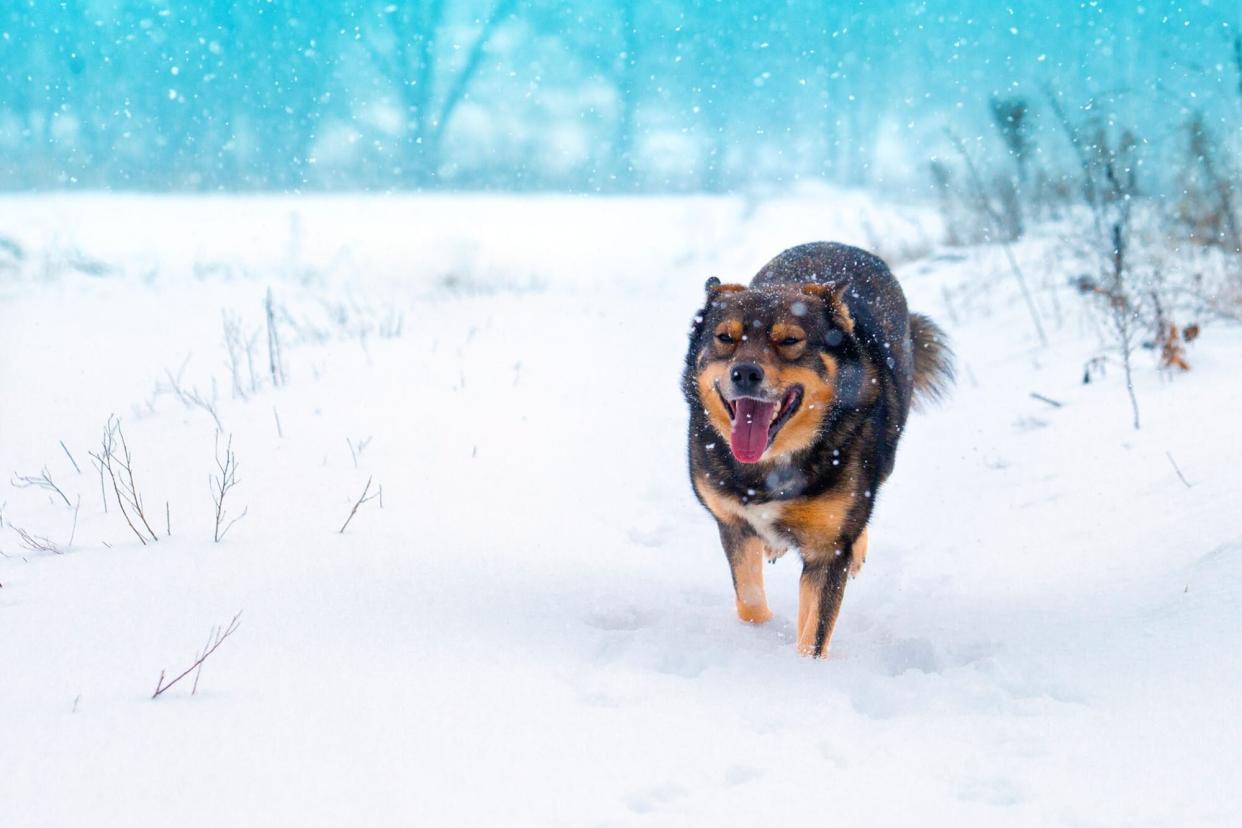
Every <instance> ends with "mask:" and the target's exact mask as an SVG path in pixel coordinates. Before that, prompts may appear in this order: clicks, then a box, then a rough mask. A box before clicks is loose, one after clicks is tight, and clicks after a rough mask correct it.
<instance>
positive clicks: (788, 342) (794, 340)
mask: <svg viewBox="0 0 1242 828" xmlns="http://www.w3.org/2000/svg"><path fill="white" fill-rule="evenodd" d="M801 341H802V340H801V339H798V337H796V336H787V337H785V338H784V339H782V340H781V341H780V342H779V343H777V344H779V345H780V346H781V347H782V348H790V347H793V346H794V345H797V344H798V343H799V342H801Z"/></svg>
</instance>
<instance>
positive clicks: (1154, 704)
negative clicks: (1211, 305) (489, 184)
mask: <svg viewBox="0 0 1242 828" xmlns="http://www.w3.org/2000/svg"><path fill="white" fill-rule="evenodd" d="M938 233H939V231H938V229H937V226H936V220H935V218H934V215H932V214H930V213H926V212H924V211H922V210H920V209H918V208H915V207H910V206H904V205H892V204H883V203H877V202H875V201H873V200H871V199H869V198H866V197H863V196H861V195H858V194H853V193H846V192H833V191H823V190H811V189H808V190H805V191H802V192H801V193H799V194H798V195H796V196H791V197H789V198H785V199H781V200H774V201H765V202H755V201H748V200H744V199H741V198H737V199H734V198H669V199H661V198H643V199H602V198H600V199H589V198H569V197H528V198H510V197H490V196H487V197H485V196H419V197H343V196H342V197H298V198H293V197H280V198H277V197H253V198H225V197H219V198H188V197H185V198H176V197H145V196H104V195H97V196H90V195H86V196H39V197H33V196H32V197H14V196H6V197H5V198H3V199H2V200H0V235H3V236H4V237H5V238H7V239H9V240H11V241H12V242H13V243H15V245H16V248H20V250H17V249H10V248H12V247H13V246H12V245H10V246H9V247H6V248H5V249H4V250H2V251H0V472H3V474H4V476H5V480H4V481H3V485H4V489H3V492H0V506H2V508H3V527H0V552H3V557H0V584H2V586H0V824H3V825H4V826H10V827H11V828H18V826H76V825H125V826H135V825H152V826H154V825H160V826H166V825H195V826H197V825H203V826H209V825H497V824H505V825H573V826H578V825H755V824H773V825H780V824H794V823H795V821H798V822H801V823H802V824H807V823H808V821H809V823H811V824H839V825H864V824H954V825H957V824H975V825H999V824H1004V825H1048V824H1067V825H1123V824H1124V825H1193V824H1202V825H1229V824H1233V825H1237V824H1240V823H1242V747H1240V745H1242V732H1240V726H1239V721H1240V719H1239V710H1240V709H1242V708H1240V707H1239V702H1238V688H1239V687H1240V686H1242V647H1240V644H1242V611H1240V610H1239V599H1240V598H1242V508H1240V504H1239V494H1240V489H1242V474H1240V473H1239V468H1242V441H1239V440H1238V438H1237V431H1238V424H1239V411H1240V410H1242V409H1240V406H1239V403H1240V399H1239V398H1240V394H1239V392H1240V390H1242V381H1239V374H1238V365H1239V358H1240V357H1242V338H1240V337H1239V336H1238V334H1237V332H1236V331H1232V330H1230V329H1228V328H1226V327H1223V326H1215V327H1209V328H1206V329H1205V332H1204V334H1203V337H1202V338H1201V339H1200V341H1198V342H1196V343H1194V345H1193V346H1192V349H1191V351H1190V354H1189V358H1190V361H1191V362H1192V364H1193V370H1191V371H1190V372H1188V373H1185V374H1179V375H1177V376H1170V375H1167V374H1165V373H1162V372H1161V371H1159V370H1158V368H1157V366H1156V364H1155V359H1154V357H1153V355H1152V353H1151V352H1149V351H1139V352H1138V354H1137V357H1136V384H1137V394H1138V398H1139V403H1140V406H1141V409H1142V417H1143V427H1142V429H1141V430H1138V431H1136V430H1134V428H1133V427H1132V426H1131V423H1130V413H1129V404H1128V401H1127V397H1126V395H1125V389H1124V385H1123V381H1122V375H1121V371H1120V368H1119V367H1118V364H1117V363H1116V362H1113V363H1112V364H1111V365H1110V366H1109V368H1108V370H1107V372H1106V373H1105V374H1104V376H1103V377H1101V378H1099V379H1098V381H1096V382H1093V383H1091V384H1086V385H1084V384H1083V383H1082V374H1083V365H1084V363H1085V362H1086V361H1087V360H1088V359H1090V358H1091V357H1092V356H1094V355H1096V354H1098V353H1100V352H1101V335H1100V327H1099V326H1098V325H1097V324H1096V323H1095V322H1093V321H1092V318H1091V316H1090V315H1089V314H1088V313H1087V312H1086V311H1085V307H1086V306H1085V305H1084V303H1083V302H1082V300H1081V299H1079V298H1078V297H1076V296H1075V295H1074V294H1073V292H1072V290H1071V289H1070V288H1069V287H1068V286H1067V282H1068V279H1069V278H1070V277H1071V276H1072V275H1073V273H1070V272H1067V271H1063V270H1059V269H1058V262H1059V261H1060V259H1059V253H1058V250H1059V248H1058V241H1057V239H1056V237H1055V235H1048V236H1046V237H1041V238H1036V239H1032V240H1029V241H1026V242H1024V243H1023V244H1021V245H1019V246H1018V248H1017V255H1018V256H1019V258H1020V259H1021V261H1022V262H1023V263H1024V265H1025V268H1026V270H1027V272H1028V278H1031V279H1032V280H1033V281H1034V282H1035V288H1036V290H1035V296H1036V301H1037V303H1038V304H1039V307H1040V309H1041V313H1043V315H1044V318H1045V324H1046V325H1047V327H1048V328H1049V331H1050V339H1051V344H1050V345H1049V346H1048V347H1046V348H1041V347H1039V346H1038V344H1037V342H1036V340H1035V338H1034V335H1033V333H1032V331H1031V327H1030V323H1029V319H1028V317H1027V315H1026V310H1025V307H1024V306H1023V305H1022V303H1021V301H1020V299H1019V294H1018V293H1017V291H1016V289H1015V287H1014V285H1013V282H1012V280H1011V277H1010V275H1009V273H1008V270H1007V265H1006V264H1005V259H1004V257H1003V255H1002V253H1001V251H1000V250H999V249H997V248H993V247H980V248H971V249H941V248H939V247H937V246H936V245H935V244H932V243H930V242H929V240H932V239H935V238H936V237H937V236H938ZM820 239H825V240H838V241H843V242H847V243H853V244H859V245H862V246H875V247H878V248H879V252H880V253H881V254H882V255H886V256H890V257H892V260H893V262H894V271H895V272H896V274H897V276H898V277H899V279H900V280H901V282H902V285H903V287H904V289H905V291H906V293H907V297H908V299H909V304H910V306H911V308H912V309H913V310H917V311H921V312H924V313H927V314H929V315H930V316H932V317H933V318H934V319H935V320H936V321H937V322H938V323H940V324H941V325H942V326H943V327H944V328H945V329H946V330H947V331H948V333H949V335H950V336H951V337H952V340H953V344H954V348H955V350H956V352H957V355H958V374H959V381H958V384H957V387H956V388H955V389H954V391H953V393H952V394H951V396H950V397H949V398H948V399H947V401H946V402H945V403H943V404H942V405H940V406H937V407H933V408H930V409H928V410H926V411H923V412H919V413H915V414H914V415H912V417H911V420H910V424H909V427H908V429H907V432H906V434H905V435H904V437H903V440H902V444H901V447H900V450H899V453H898V458H897V466H896V470H895V472H894V474H893V476H892V477H891V479H890V480H889V482H888V483H887V484H886V486H885V487H884V488H883V490H882V491H881V492H880V494H879V501H878V504H877V508H876V512H875V516H874V518H873V521H872V524H871V535H870V537H871V545H870V553H869V556H868V560H867V564H866V566H865V567H864V569H863V571H862V573H861V575H860V576H859V577H858V578H856V579H855V580H853V581H851V583H850V585H849V587H848V589H847V592H846V597H845V605H844V609H843V611H842V615H841V620H840V623H839V625H838V628H837V631H836V637H835V639H834V643H833V649H832V653H831V658H830V659H828V660H827V661H821V662H816V661H811V660H807V659H803V658H799V657H798V656H797V654H796V653H795V648H794V644H793V637H794V632H793V626H792V624H793V619H794V616H795V613H796V602H797V579H798V573H799V567H798V563H797V559H796V556H795V555H789V556H786V557H785V558H783V559H781V560H779V561H778V562H776V563H775V564H774V565H772V566H769V567H766V568H765V574H766V576H767V582H768V595H769V600H770V602H771V605H772V608H773V611H774V612H775V618H774V620H773V621H771V622H770V623H768V624H766V625H763V626H758V627H756V626H749V625H746V624H743V623H741V622H739V621H738V620H737V619H736V617H735V615H734V610H733V595H732V590H731V587H730V581H729V574H728V568H727V566H726V564H725V560H724V555H723V553H722V552H721V549H720V545H719V541H718V538H717V534H716V529H715V526H714V523H713V521H712V519H711V518H710V516H709V515H708V514H707V513H706V512H705V511H704V510H703V509H702V508H701V507H700V506H699V505H698V503H697V502H696V501H695V499H694V497H693V495H692V493H691V490H690V486H689V483H688V479H687V473H686V460H685V455H686V448H685V439H686V436H685V431H686V410H685V404H684V402H683V401H682V399H681V396H680V391H679V378H680V371H681V365H682V359H683V357H684V352H685V345H686V338H685V335H686V330H687V327H688V323H689V321H690V318H691V316H692V315H693V313H694V311H695V309H696V308H697V307H698V306H699V304H700V303H701V301H702V286H703V282H704V280H705V279H706V278H707V277H708V276H712V275H716V276H720V277H722V278H723V279H724V280H726V281H745V280H748V279H749V278H750V276H751V275H752V274H753V273H754V272H755V271H756V270H757V269H758V268H759V267H760V266H761V265H762V264H763V263H764V262H765V261H767V260H768V259H769V258H770V257H771V256H773V255H775V254H776V253H778V252H779V251H781V250H782V249H784V248H786V247H789V246H792V245H794V244H798V243H802V242H806V241H813V240H820ZM1067 267H1068V266H1067ZM269 288H270V289H271V290H272V294H273V297H274V299H275V301H276V306H277V310H278V313H277V329H278V330H279V331H280V333H281V336H282V345H283V350H284V364H285V372H286V374H287V382H286V383H285V384H284V385H283V386H282V387H277V388H274V387H272V384H271V382H270V378H269V370H268V363H267V349H266V339H265V334H264V333H262V331H263V325H264V316H263V298H264V295H265V294H266V292H267V290H268V289H269ZM224 311H228V312H230V313H231V314H235V315H236V318H238V319H240V320H241V325H242V329H243V330H244V331H245V332H246V335H251V334H253V335H255V336H256V343H257V344H256V345H255V350H254V353H255V356H256V360H255V361H256V370H255V379H254V381H253V383H252V382H251V380H250V378H249V375H248V374H244V375H243V382H242V386H243V387H242V389H241V392H242V393H241V394H235V393H234V389H233V387H232V380H231V375H230V371H229V368H228V365H227V360H226V351H225V347H224V344H223V337H222V322H221V319H222V317H221V314H222V312H224ZM166 372H169V373H171V374H172V375H173V376H177V375H178V373H180V377H181V379H180V382H181V385H182V387H183V388H185V389H197V390H198V392H199V394H200V395H201V396H202V397H203V398H204V399H208V400H210V399H211V398H212V396H213V394H214V395H215V398H216V399H217V403H216V408H217V413H218V415H219V418H220V420H221V423H222V425H223V427H224V429H225V432H226V433H228V434H232V439H233V449H234V451H235V452H236V455H237V458H238V460H239V462H240V469H239V474H238V477H239V479H240V483H239V485H238V486H237V488H236V489H235V490H234V491H233V492H231V493H230V494H229V498H230V499H232V501H233V502H232V504H231V507H230V513H231V514H234V515H236V514H240V513H241V511H242V510H243V509H247V510H248V511H247V513H246V515H245V517H244V518H242V519H241V520H240V521H239V522H237V523H236V524H235V525H234V526H233V528H232V529H231V530H230V531H229V533H228V534H227V536H226V537H225V539H224V540H223V542H221V543H219V544H216V543H212V530H213V525H214V520H213V508H212V502H211V496H210V493H209V489H208V479H209V476H210V475H211V473H212V472H213V471H214V470H215V466H214V435H215V431H216V425H215V423H214V421H213V419H212V417H211V415H210V414H209V413H207V412H206V411H205V410H203V409H202V408H199V407H195V406H193V405H190V406H187V405H184V404H183V403H182V402H181V401H179V400H178V398H177V397H176V396H175V395H174V394H171V393H168V392H167V391H166V390H165V391H163V392H157V391H154V390H153V389H157V388H158V387H160V386H167V385H168V384H169V377H168V373H166ZM213 389H214V391H213ZM1031 392H1037V393H1039V394H1042V395H1044V396H1046V397H1048V398H1050V399H1052V400H1055V401H1057V402H1060V403H1061V406H1060V407H1054V406H1053V405H1050V404H1048V403H1045V402H1042V401H1040V400H1038V399H1036V398H1033V397H1032V396H1031ZM242 395H244V398H243V396H242ZM112 413H115V414H116V415H117V416H118V417H119V418H120V419H121V422H122V426H123V429H124V433H125V437H126V439H127V442H128V445H129V447H130V450H131V452H132V455H133V467H134V471H135V478H136V480H137V483H138V487H139V490H140V492H141V495H142V497H143V500H144V504H145V507H146V511H147V512H148V514H150V515H151V516H152V518H151V523H152V527H153V528H154V529H155V530H156V534H157V535H158V536H159V540H158V542H149V543H147V544H146V545H143V544H141V543H139V541H138V539H137V538H136V537H135V535H134V534H133V533H131V532H130V530H129V528H128V527H127V526H126V524H125V522H124V520H123V519H122V517H121V515H120V514H118V511H117V507H116V504H115V502H113V499H112V495H111V492H110V491H109V493H108V501H109V508H108V511H107V512H105V511H104V508H103V506H104V502H103V500H102V499H101V492H100V479H99V475H98V473H97V471H96V469H95V467H94V466H93V465H92V464H91V461H90V457H89V452H91V451H97V450H98V443H99V437H100V433H101V430H102V428H103V425H104V423H105V421H106V420H107V418H108V416H109V415H110V414H112ZM277 421H279V424H278V422H277ZM278 428H279V432H278ZM61 441H63V442H64V445H65V448H66V449H67V450H68V453H69V454H71V455H72V456H73V458H74V459H75V460H76V462H77V464H78V466H79V467H80V469H81V471H80V473H79V472H76V471H75V470H74V467H73V465H72V462H71V460H70V458H69V456H68V454H66V452H65V451H63V450H62V448H61V446H60V442H61ZM1174 462H1175V463H1176V466H1177V469H1180V471H1181V473H1182V474H1183V475H1184V477H1185V479H1186V482H1185V483H1183V481H1182V480H1181V479H1180V478H1179V476H1178V473H1177V470H1175V468H1174ZM45 467H46V469H47V471H48V473H49V475H50V477H51V478H52V479H53V480H54V481H55V482H56V483H57V485H58V486H59V487H60V488H61V489H62V490H63V491H64V492H65V494H66V495H67V497H68V498H69V499H70V500H71V501H73V502H75V503H79V502H80V506H79V507H78V517H77V522H76V529H74V528H73V527H74V510H73V509H72V508H67V507H66V506H65V503H64V502H63V501H62V500H61V499H60V498H59V497H58V496H57V495H55V494H54V493H51V492H48V491H45V490H41V489H38V488H19V487H15V486H10V485H9V482H10V479H11V475H14V474H18V475H37V474H38V473H39V472H40V471H41V470H42V469H43V468H45ZM368 478H371V479H373V481H374V483H373V489H372V491H375V488H374V487H377V486H378V485H382V490H383V497H382V507H381V501H380V499H378V498H377V499H375V500H371V501H369V502H367V503H364V504H362V505H361V506H360V507H359V509H358V512H357V514H356V515H354V517H353V519H352V521H351V522H350V524H349V526H348V528H347V529H346V531H345V532H344V533H343V534H341V533H339V532H338V530H339V529H340V527H341V524H342V523H343V522H344V521H345V518H346V516H347V515H348V514H349V511H350V509H351V507H352V506H353V504H354V502H355V501H356V500H357V499H358V497H359V495H360V493H361V492H362V489H363V486H364V484H365V483H366V481H367V480H368ZM1187 484H1189V485H1187ZM229 505H230V504H228V503H227V502H226V506H229ZM19 528H20V529H24V530H26V531H27V532H29V533H31V534H34V535H39V536H43V537H46V538H48V539H49V540H51V541H52V542H53V543H54V544H55V545H56V546H57V547H58V548H59V549H60V552H61V554H56V553H54V552H47V551H43V552H38V551H31V550H29V549H28V548H27V547H26V546H24V545H23V543H22V541H21V538H20V536H19V535H18V533H17V529H19ZM168 528H171V534H170V535H167V536H166V530H167V529H168ZM71 532H72V535H73V541H72V544H69V543H67V541H68V539H69V536H70V534H71ZM238 611H244V612H243V615H242V616H241V620H240V626H239V628H238V630H237V632H236V633H235V634H234V635H232V636H231V637H230V638H228V639H227V640H226V641H225V642H224V643H223V644H222V645H221V646H220V648H219V649H218V650H217V651H216V652H215V653H214V654H213V655H212V656H211V657H210V658H209V659H208V660H207V661H206V663H205V665H204V667H203V669H202V672H201V674H200V675H199V676H198V687H197V691H196V692H194V693H191V680H192V679H193V676H191V677H190V678H189V679H187V680H185V681H183V682H182V683H180V684H178V685H176V686H174V687H173V688H172V689H171V690H169V691H168V692H167V693H165V694H164V695H162V696H161V697H160V698H159V699H156V700H152V699H151V694H152V692H153V691H154V689H155V685H156V681H157V679H158V678H159V675H160V673H161V671H167V672H168V674H169V676H172V675H175V674H176V673H179V672H181V671H182V670H184V669H185V668H186V667H188V666H189V665H190V663H191V662H192V661H193V660H194V657H195V655H196V653H197V652H198V651H199V650H200V649H201V648H202V647H203V645H204V642H205V641H206V640H207V637H208V635H209V633H210V631H211V630H212V628H213V627H214V626H216V625H222V624H226V623H227V622H228V620H229V619H230V618H232V617H233V616H234V615H235V614H236V613H237V612H238Z"/></svg>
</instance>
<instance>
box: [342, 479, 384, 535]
mask: <svg viewBox="0 0 1242 828" xmlns="http://www.w3.org/2000/svg"><path fill="white" fill-rule="evenodd" d="M369 491H371V478H369V477H368V478H367V485H366V486H365V487H363V489H362V494H361V495H359V496H358V501H357V502H356V503H354V508H352V509H350V510H349V517H347V518H345V522H344V523H343V524H341V529H340V531H339V532H337V534H338V535H343V534H345V527H346V526H348V525H349V522H350V521H351V520H353V519H354V514H355V513H357V511H358V507H359V506H361V505H362V504H364V503H366V502H367V501H370V500H375V499H376V498H379V501H380V506H381V507H382V506H383V505H384V487H383V485H381V486H380V487H379V490H378V491H376V493H375V494H373V495H371V496H370V497H368V496H367V493H368V492H369Z"/></svg>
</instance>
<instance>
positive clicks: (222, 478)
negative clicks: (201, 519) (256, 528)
mask: <svg viewBox="0 0 1242 828" xmlns="http://www.w3.org/2000/svg"><path fill="white" fill-rule="evenodd" d="M239 482H240V481H239V480H238V479H237V455H235V454H234V453H233V435H231V434H230V435H229V439H228V442H226V443H225V446H224V453H223V454H221V453H220V432H218V431H217V432H216V473H215V474H213V475H211V476H210V478H209V479H208V481H207V484H208V486H209V487H210V489H211V502H212V503H213V504H214V505H215V507H216V531H215V534H214V535H213V540H214V542H215V543H219V542H220V541H221V540H223V539H224V536H225V535H226V534H228V531H229V530H230V529H232V528H233V524H235V523H237V521H239V520H241V519H242V518H244V517H245V516H246V513H247V512H249V511H250V507H249V506H247V507H246V508H244V509H242V513H241V514H240V515H238V516H237V517H235V518H233V519H232V520H229V516H228V513H227V512H226V511H225V508H224V498H225V497H226V496H227V495H228V494H229V492H231V491H232V490H233V488H234V487H236V486H237V484H238V483H239Z"/></svg>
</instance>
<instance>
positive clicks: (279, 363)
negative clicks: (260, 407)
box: [263, 288, 285, 388]
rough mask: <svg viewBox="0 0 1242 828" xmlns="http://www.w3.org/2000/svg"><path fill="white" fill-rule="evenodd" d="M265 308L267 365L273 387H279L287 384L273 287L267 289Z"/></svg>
mask: <svg viewBox="0 0 1242 828" xmlns="http://www.w3.org/2000/svg"><path fill="white" fill-rule="evenodd" d="M263 309H264V312H265V314H266V317H267V366H268V370H269V371H270V372H271V375H272V387H273V388H279V387H280V386H282V385H284V384H285V365H284V360H283V359H282V357H281V353H280V332H279V331H277V329H276V306H275V301H274V300H273V299H272V289H271V288H268V289H267V298H266V299H265V300H264V302H263Z"/></svg>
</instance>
